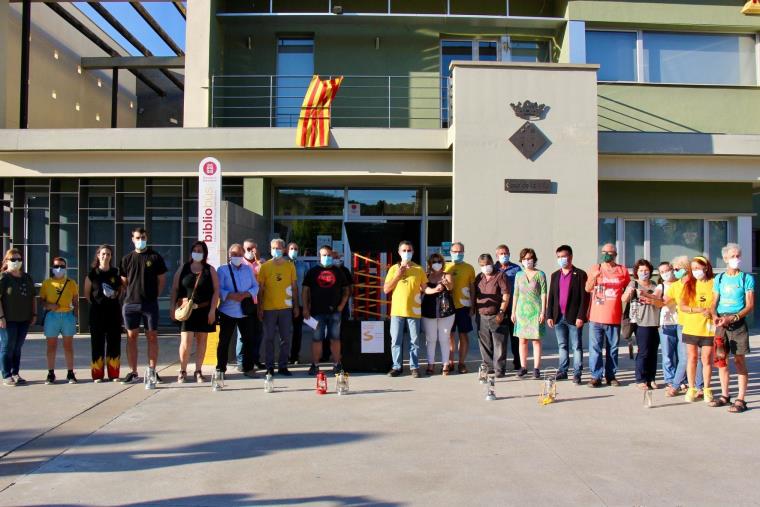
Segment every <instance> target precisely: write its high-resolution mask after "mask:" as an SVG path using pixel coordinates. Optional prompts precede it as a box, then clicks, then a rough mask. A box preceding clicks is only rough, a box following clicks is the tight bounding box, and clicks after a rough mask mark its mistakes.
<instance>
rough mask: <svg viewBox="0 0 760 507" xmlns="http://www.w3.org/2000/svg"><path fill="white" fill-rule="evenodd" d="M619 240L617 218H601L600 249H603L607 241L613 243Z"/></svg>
mask: <svg viewBox="0 0 760 507" xmlns="http://www.w3.org/2000/svg"><path fill="white" fill-rule="evenodd" d="M616 241H617V219H616V218H600V219H599V251H600V252H601V251H602V247H603V246H604V245H606V244H607V243H612V244H613V245H614V244H615V243H616Z"/></svg>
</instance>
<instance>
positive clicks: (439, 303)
mask: <svg viewBox="0 0 760 507" xmlns="http://www.w3.org/2000/svg"><path fill="white" fill-rule="evenodd" d="M435 304H436V310H437V313H438V318H439V319H442V318H444V317H448V316H450V315H454V313H455V312H456V311H457V310H456V308H455V307H454V298H453V297H451V292H449V291H448V290H444V291H443V292H439V293H438V297H437V298H436V301H435Z"/></svg>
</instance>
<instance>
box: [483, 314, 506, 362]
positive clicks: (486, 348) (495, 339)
mask: <svg viewBox="0 0 760 507" xmlns="http://www.w3.org/2000/svg"><path fill="white" fill-rule="evenodd" d="M500 329H502V327H501V326H500V325H499V324H497V323H496V315H479V316H478V346H479V347H480V357H481V358H482V359H483V364H485V365H486V366H487V367H488V371H489V373H490V372H492V371H500V372H503V371H506V370H507V348H506V346H505V343H504V342H505V340H504V335H503V334H501V333H500V332H499V330H500Z"/></svg>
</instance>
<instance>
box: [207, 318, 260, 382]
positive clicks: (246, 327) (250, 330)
mask: <svg viewBox="0 0 760 507" xmlns="http://www.w3.org/2000/svg"><path fill="white" fill-rule="evenodd" d="M236 329H237V330H238V331H240V340H241V341H242V343H243V365H242V366H243V371H251V370H252V369H253V366H254V345H255V343H256V342H257V341H258V343H259V344H260V343H261V338H260V337H259V339H258V340H256V333H257V331H258V330H259V329H260V326H258V317H257V316H256V312H254V313H253V315H249V316H246V317H242V318H239V319H237V318H235V317H230V316H228V315H225V314H224V313H221V312H220V313H219V345H218V346H217V348H216V369H217V370H221V371H223V372H226V371H227V360H228V359H229V348H230V340H232V337H233V336H234V335H235V330H236Z"/></svg>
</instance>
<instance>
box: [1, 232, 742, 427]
mask: <svg viewBox="0 0 760 507" xmlns="http://www.w3.org/2000/svg"><path fill="white" fill-rule="evenodd" d="M132 242H133V244H134V250H133V251H132V252H130V253H128V254H127V255H125V256H124V257H123V258H122V259H121V261H120V262H119V265H118V267H116V266H115V265H114V262H113V255H114V252H113V248H112V247H111V246H109V245H101V246H100V247H98V248H97V250H96V253H95V258H94V260H93V262H92V265H91V269H90V272H89V273H88V274H87V277H86V278H85V281H84V292H83V296H84V298H85V299H86V300H87V301H88V302H89V305H88V307H89V323H90V333H91V344H92V363H91V375H92V378H93V380H94V381H95V382H102V381H106V380H108V381H115V380H120V381H121V382H122V383H125V384H126V383H132V382H136V381H137V380H138V373H137V339H138V335H139V331H140V326H141V325H142V326H143V328H144V330H145V335H146V338H147V345H148V368H149V373H150V374H151V375H154V376H155V378H156V380H157V381H158V382H161V378H160V376H158V374H156V373H155V368H156V362H157V359H158V322H159V305H158V298H159V295H160V294H161V293H162V292H163V290H164V288H165V284H166V273H167V266H166V263H165V262H164V259H163V258H162V257H161V255H160V254H159V253H158V252H156V251H155V250H153V249H152V248H150V247H149V246H148V234H147V231H145V229H143V228H140V227H138V228H135V229H134V230H133V231H132ZM227 253H228V256H227V262H226V263H225V264H223V265H221V266H219V268H218V269H216V268H214V267H213V266H211V265H210V264H209V263H208V248H207V246H206V243H204V242H203V241H197V242H195V243H194V244H193V245H192V248H191V253H190V259H188V260H187V262H185V263H184V264H183V265H182V267H181V268H180V269H179V270H177V271H176V273H175V275H174V279H173V281H172V285H171V297H170V309H169V313H170V317H171V319H172V320H176V321H179V322H180V326H181V339H180V346H179V360H180V372H179V375H178V377H177V381H178V382H180V383H184V382H186V381H187V380H188V375H187V367H188V362H189V359H190V351H191V347H192V344H193V342H195V350H196V356H195V369H194V371H193V375H192V378H193V380H194V381H195V382H205V381H206V379H205V377H204V375H203V372H202V368H201V366H202V363H203V359H204V356H205V351H206V341H207V337H208V333H209V332H212V331H214V330H215V329H216V327H217V325H218V326H219V343H218V346H217V351H216V352H217V354H216V355H217V364H216V372H217V373H218V374H224V373H225V372H226V370H227V363H228V357H229V348H230V342H231V340H232V339H233V336H237V340H238V346H237V354H238V369H239V370H240V371H242V372H243V374H244V375H246V376H248V377H256V376H257V369H265V370H266V373H267V374H271V375H274V374H275V367H276V368H277V374H280V375H285V376H290V375H292V373H291V372H290V370H289V369H288V364H289V363H292V362H295V361H297V360H298V358H299V355H300V349H301V338H302V333H301V330H302V328H303V329H305V328H307V327H308V328H309V329H312V332H311V333H309V334H310V336H311V337H312V347H311V348H312V351H311V356H312V363H311V365H310V368H309V374H310V375H315V374H317V373H318V372H319V362H320V361H325V360H327V358H331V359H332V362H333V371H334V372H335V373H337V372H340V371H342V365H341V347H340V334H341V323H342V321H343V320H344V319H345V318H346V316H347V308H346V307H347V304H348V300H349V296H350V292H351V283H352V282H351V279H352V277H351V273H350V272H349V271H348V270H347V269H346V268H345V266H342V264H341V262H340V254H339V253H338V252H334V251H333V250H332V248H331V247H330V246H329V245H324V246H321V247H320V249H319V262H318V264H317V265H315V266H313V267H311V268H310V269H308V268H307V266H306V264H305V263H303V262H302V261H300V260H299V259H298V257H299V246H298V245H297V244H296V243H290V244H288V245H287V246H286V244H285V242H284V241H283V240H281V239H273V240H272V241H271V243H270V253H271V259H269V260H268V261H266V262H264V261H263V260H262V259H261V258H260V256H259V253H258V248H257V245H256V243H255V242H254V241H253V240H251V239H246V240H245V241H243V243H242V244H240V243H234V244H232V245H230V247H229V249H228V251H227ZM494 253H495V257H492V256H491V254H489V253H483V254H481V255H480V256H479V257H478V268H479V269H478V272H476V269H475V267H474V266H472V265H470V264H468V263H467V262H465V261H464V257H465V247H464V244H462V243H461V242H456V243H453V244H452V245H451V262H448V263H447V262H446V261H445V259H444V257H443V256H442V255H441V254H440V253H437V252H436V253H433V254H432V255H430V256H429V258H428V259H427V263H426V266H425V267H423V266H420V265H418V264H416V263H414V262H413V261H412V258H413V257H414V246H413V245H412V243H411V242H409V241H402V242H401V243H400V244H399V248H398V255H399V258H400V260H399V262H397V263H394V264H393V265H392V266H390V269H389V270H388V272H387V275H386V278H385V281H384V284H383V291H384V292H385V293H386V294H388V295H390V299H391V309H390V333H391V355H392V362H393V366H392V368H391V370H390V372H389V373H388V374H389V375H390V376H392V377H397V376H400V375H401V374H402V360H403V353H402V352H403V343H404V337H405V335H406V334H407V333H408V335H409V364H410V370H411V375H412V376H413V377H420V376H422V373H421V372H420V367H419V342H420V340H419V337H420V331H421V329H422V330H424V334H425V339H426V345H427V368H426V370H425V374H427V375H434V374H435V373H436V362H435V358H436V348H438V349H439V357H440V359H441V361H440V362H441V373H442V374H443V375H449V374H451V373H453V372H458V373H467V371H468V370H467V366H466V360H467V353H468V349H469V342H468V339H469V333H470V332H472V331H473V330H474V329H475V328H477V334H478V345H479V349H480V353H481V358H482V364H483V365H485V368H486V369H487V371H488V372H489V373H492V374H494V375H495V376H496V377H504V376H505V375H506V371H507V356H508V350H509V349H511V351H512V358H513V366H514V369H515V370H516V371H517V376H518V377H519V378H523V377H526V376H527V375H529V368H528V359H527V358H528V352H529V350H528V349H529V347H528V345H529V344H530V345H531V349H532V354H533V363H532V376H533V378H540V376H541V369H540V368H541V359H542V358H541V348H542V339H543V337H544V335H545V334H546V328H547V327H549V328H553V329H554V331H555V334H556V338H557V344H558V348H559V364H558V369H557V370H558V372H557V380H562V379H568V378H569V373H570V351H571V350H572V356H573V365H572V367H573V368H572V379H573V382H574V383H576V384H581V378H582V371H583V343H582V331H583V327H584V326H585V325H586V324H587V323H588V325H589V358H588V365H589V370H590V373H591V378H590V380H589V381H588V385H589V386H590V387H600V386H601V385H602V384H603V383H606V384H607V385H611V386H618V385H620V383H619V381H618V379H617V371H618V349H619V344H620V340H621V338H624V339H635V340H636V343H637V346H638V353H637V356H636V368H635V376H636V384H637V385H638V387H639V388H641V389H643V390H649V389H656V388H658V387H659V386H658V385H657V383H656V381H655V376H656V372H657V354H658V348H660V346H661V347H662V371H663V377H664V382H665V388H666V394H667V395H668V396H676V395H678V394H684V395H685V399H686V401H689V402H692V401H696V400H699V399H703V400H704V401H705V402H707V403H708V404H710V405H711V406H715V407H720V406H726V405H730V411H732V412H743V411H744V410H746V403H745V401H744V398H745V395H746V392H747V383H748V374H747V366H746V355H747V354H748V353H749V332H748V328H747V324H746V317H747V316H748V315H749V314H750V313H751V312H752V310H753V308H754V279H753V277H752V276H751V275H749V274H746V273H745V272H743V271H741V248H740V247H739V245H736V244H728V245H726V246H725V247H724V248H723V250H722V256H723V261H724V262H725V264H726V270H725V272H723V273H719V274H717V275H715V273H714V271H713V266H712V265H711V263H710V261H709V260H708V259H707V258H705V257H703V256H696V257H694V258H693V259H689V258H687V257H686V256H683V257H677V258H676V259H673V260H672V262H667V261H666V262H661V263H660V264H659V265H658V267H657V271H658V273H659V280H658V281H657V282H655V281H654V280H653V279H652V275H653V273H654V266H653V265H652V264H651V263H650V262H649V261H648V260H646V259H639V260H637V261H636V262H635V264H634V265H633V276H634V278H633V279H631V275H630V274H629V271H628V269H627V268H626V267H625V266H622V265H620V264H618V263H617V262H616V258H617V250H616V248H615V245H613V244H606V245H604V246H603V247H602V249H601V259H600V261H601V262H599V263H598V264H595V265H593V266H592V267H591V268H590V269H589V271H588V273H587V272H586V271H584V270H582V269H580V268H578V267H576V266H575V265H574V264H573V250H572V248H571V247H570V246H569V245H562V246H560V247H558V248H557V249H556V252H555V254H556V262H557V268H558V269H556V270H555V271H554V272H553V273H551V275H550V277H549V279H548V280H547V276H546V274H545V273H544V272H543V271H541V270H539V269H538V268H537V265H538V257H537V255H536V252H535V251H534V250H533V249H531V248H524V249H522V250H521V251H520V252H519V256H518V259H517V261H518V262H519V264H516V263H514V262H511V260H510V259H511V257H510V250H509V248H508V247H507V246H506V245H503V244H502V245H499V246H497V247H496V249H495V252H494ZM66 268H67V266H66V260H65V259H63V258H61V257H55V258H54V259H53V261H52V265H51V269H50V277H49V278H47V279H46V280H44V281H43V283H42V285H41V288H40V291H39V303H37V298H36V297H35V286H34V282H33V280H32V278H31V277H30V276H29V274H28V273H26V272H25V271H24V269H23V257H22V254H21V251H20V250H18V249H15V248H12V249H10V250H8V251H7V252H6V254H5V257H4V258H3V262H2V268H1V271H0V311H2V315H0V356H1V359H2V377H3V384H4V385H6V386H14V385H18V384H24V383H25V382H26V381H25V380H24V379H23V377H21V376H20V374H19V368H20V358H21V349H22V346H23V344H24V340H25V338H26V335H27V332H28V330H29V326H30V325H32V324H33V323H35V322H36V321H37V318H38V312H39V313H42V314H43V315H42V318H41V323H42V325H43V328H44V335H45V337H46V339H47V366H48V374H47V377H46V383H47V384H53V383H55V382H56V376H55V360H56V352H57V344H58V338H59V337H61V338H62V341H63V348H64V356H65V361H66V368H67V374H66V381H67V382H69V383H76V382H77V378H76V375H75V373H74V351H73V336H74V334H75V333H76V324H77V315H78V313H79V308H78V301H79V287H78V285H77V283H76V281H75V280H72V279H70V278H69V277H67V276H66ZM473 322H474V324H473ZM122 324H123V326H124V327H125V328H126V330H127V359H128V366H129V370H128V372H127V374H126V375H125V376H124V377H123V378H120V377H119V376H120V370H121V364H120V358H121V333H122ZM276 340H279V355H278V357H277V360H275V341H276ZM262 341H263V342H264V361H263V362H261V360H260V357H259V352H260V349H261V344H262ZM729 356H733V358H734V364H735V367H736V371H737V374H738V396H737V398H736V400H735V401H734V403H733V404H732V403H731V396H730V392H729V370H728V361H729ZM455 360H457V361H456V364H455ZM700 366H701V367H700ZM714 366H715V367H717V368H718V377H719V381H720V386H721V393H720V395H718V396H715V395H714V394H713V391H712V388H711V380H712V379H711V377H712V371H713V367H714Z"/></svg>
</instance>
